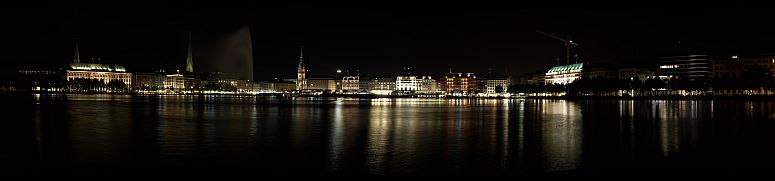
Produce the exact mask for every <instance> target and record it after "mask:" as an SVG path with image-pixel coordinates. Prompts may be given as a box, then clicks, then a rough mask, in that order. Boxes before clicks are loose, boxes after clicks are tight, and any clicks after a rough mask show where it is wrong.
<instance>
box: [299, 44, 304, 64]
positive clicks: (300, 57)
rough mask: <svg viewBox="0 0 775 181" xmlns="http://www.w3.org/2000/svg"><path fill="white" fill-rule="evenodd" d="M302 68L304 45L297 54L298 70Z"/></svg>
mask: <svg viewBox="0 0 775 181" xmlns="http://www.w3.org/2000/svg"><path fill="white" fill-rule="evenodd" d="M303 68H304V45H301V51H300V52H299V69H303Z"/></svg>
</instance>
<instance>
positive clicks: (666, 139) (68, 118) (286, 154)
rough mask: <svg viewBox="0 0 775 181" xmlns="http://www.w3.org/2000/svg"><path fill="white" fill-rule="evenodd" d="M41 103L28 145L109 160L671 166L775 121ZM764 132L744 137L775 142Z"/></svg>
mask: <svg viewBox="0 0 775 181" xmlns="http://www.w3.org/2000/svg"><path fill="white" fill-rule="evenodd" d="M29 102H30V103H28V104H29V105H34V107H32V108H31V110H28V111H26V112H28V113H29V114H30V116H29V118H28V119H29V121H30V123H29V124H31V125H32V126H31V127H29V129H30V130H27V131H30V134H26V135H31V139H29V140H32V141H31V142H30V143H25V144H24V145H33V146H32V147H29V148H30V149H31V151H32V152H31V153H37V154H36V155H35V156H34V157H29V158H25V159H28V161H29V160H34V161H35V162H39V163H41V164H43V165H61V164H64V165H70V164H74V165H80V166H97V167H167V166H171V167H197V168H209V167H234V166H236V167H249V168H253V167H257V168H262V170H264V171H267V172H274V171H276V172H288V173H364V174H433V173H447V174H515V173H516V174H518V173H536V172H538V173H541V172H556V171H590V170H591V171H594V170H605V169H621V170H627V169H644V168H646V169H652V168H653V169H654V170H659V169H661V166H665V165H663V164H676V165H692V164H693V162H689V161H673V157H675V156H682V157H681V158H684V157H685V158H687V159H683V160H692V161H693V160H695V159H697V160H702V159H707V157H710V156H709V155H714V156H719V155H717V154H715V153H717V152H715V151H714V150H711V149H709V148H715V147H718V146H726V145H730V144H740V143H737V141H738V140H728V137H725V136H724V135H737V136H738V137H741V136H740V135H742V136H746V135H747V134H740V133H741V132H746V131H749V132H753V131H758V132H755V133H756V134H750V135H751V136H750V137H744V138H748V139H756V138H760V137H759V136H761V135H762V134H764V135H767V134H765V133H769V132H771V131H770V130H768V129H772V128H773V127H775V126H773V125H772V124H768V123H767V122H771V119H772V118H773V116H775V113H774V112H773V111H772V110H773V108H775V105H773V103H772V102H734V101H666V100H659V101H648V100H643V101H641V100H621V101H612V100H599V101H565V100H533V99H529V100H523V99H344V98H322V99H319V98H317V99H316V98H297V99H295V100H290V99H288V100H284V99H274V98H264V97H237V96H235V97H229V96H128V95H126V96H117V95H35V96H32V97H31V98H30V101H29ZM34 103H40V104H34ZM20 109H22V108H20ZM27 109H30V108H27ZM21 112H24V111H21ZM20 121H25V120H20ZM20 131H25V130H20ZM17 132H18V131H17ZM759 132H765V133H759ZM733 138H737V137H733ZM729 139H731V138H729ZM746 143H747V142H746ZM753 143H756V142H751V145H744V146H747V147H750V148H760V149H762V150H772V149H770V148H769V147H763V146H760V145H756V144H753ZM738 146H739V145H738ZM757 146H758V147H757ZM20 149H22V148H20ZM687 155H688V156H687ZM722 156H723V155H722ZM768 158H772V157H764V158H761V156H760V157H757V159H765V160H766V159H768ZM751 159H752V160H753V159H754V158H751ZM655 160H657V161H655ZM659 160H662V161H659ZM773 160H775V159H773Z"/></svg>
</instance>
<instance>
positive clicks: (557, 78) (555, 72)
mask: <svg viewBox="0 0 775 181" xmlns="http://www.w3.org/2000/svg"><path fill="white" fill-rule="evenodd" d="M583 69H584V63H577V64H570V65H562V66H556V67H552V68H551V69H549V71H547V72H546V74H545V84H546V85H552V84H559V85H566V84H570V83H571V82H573V81H576V80H578V79H581V71H582V70H583Z"/></svg>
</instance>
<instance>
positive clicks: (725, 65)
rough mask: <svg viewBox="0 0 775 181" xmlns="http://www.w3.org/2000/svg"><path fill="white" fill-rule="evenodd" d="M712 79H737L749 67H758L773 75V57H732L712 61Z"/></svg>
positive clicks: (774, 58) (774, 71) (774, 57)
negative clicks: (721, 77) (726, 77)
mask: <svg viewBox="0 0 775 181" xmlns="http://www.w3.org/2000/svg"><path fill="white" fill-rule="evenodd" d="M712 66H713V69H712V70H713V71H712V75H713V77H720V76H728V77H735V78H739V77H741V76H742V75H743V73H745V72H746V71H747V70H748V69H749V68H750V67H752V66H758V67H761V68H763V69H764V70H766V71H767V72H769V74H770V75H775V55H734V56H727V57H725V58H718V59H714V60H712Z"/></svg>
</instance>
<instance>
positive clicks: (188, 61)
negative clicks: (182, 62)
mask: <svg viewBox="0 0 775 181" xmlns="http://www.w3.org/2000/svg"><path fill="white" fill-rule="evenodd" d="M186 71H187V72H194V60H193V56H192V53H191V32H188V55H186Z"/></svg>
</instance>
